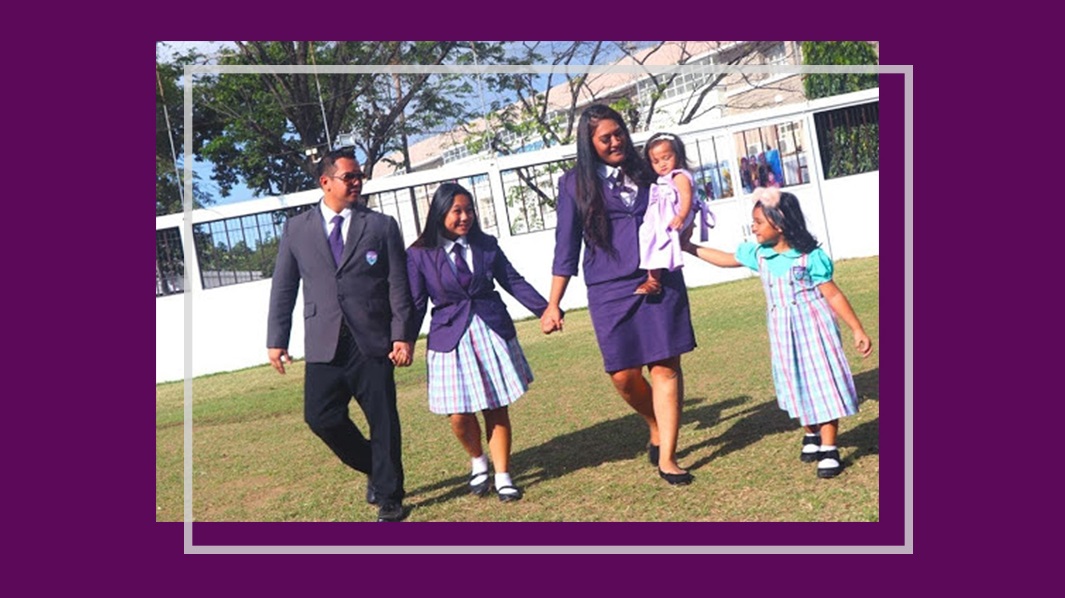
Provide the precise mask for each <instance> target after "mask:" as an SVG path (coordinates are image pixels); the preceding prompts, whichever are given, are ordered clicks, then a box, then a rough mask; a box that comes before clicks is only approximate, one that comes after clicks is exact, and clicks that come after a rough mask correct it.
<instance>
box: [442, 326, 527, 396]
mask: <svg viewBox="0 0 1065 598" xmlns="http://www.w3.org/2000/svg"><path fill="white" fill-rule="evenodd" d="M426 362H427V364H428V366H427V367H428V372H429V411H432V412H433V413H439V414H444V415H448V414H452V413H476V412H478V411H484V410H486V409H497V408H499V407H503V406H505V405H509V404H511V403H513V402H514V401H516V400H518V397H520V396H521V395H523V394H525V391H527V390H528V389H529V384H530V383H531V382H532V381H533V375H532V370H531V369H530V368H529V362H528V361H527V360H526V359H525V353H523V352H522V350H521V345H519V344H518V338H517V337H514V338H512V339H510V340H509V341H506V340H503V338H502V337H501V336H499V335H498V334H496V332H495V331H494V330H492V329H491V328H489V327H488V325H487V324H485V323H484V320H482V319H481V318H479V317H478V316H477V315H476V314H475V315H473V316H471V318H470V325H469V327H468V328H467V329H466V332H465V333H464V334H463V335H462V338H460V339H459V344H458V346H457V347H455V349H454V350H453V351H448V352H447V353H440V352H437V351H433V350H429V351H427V352H426Z"/></svg>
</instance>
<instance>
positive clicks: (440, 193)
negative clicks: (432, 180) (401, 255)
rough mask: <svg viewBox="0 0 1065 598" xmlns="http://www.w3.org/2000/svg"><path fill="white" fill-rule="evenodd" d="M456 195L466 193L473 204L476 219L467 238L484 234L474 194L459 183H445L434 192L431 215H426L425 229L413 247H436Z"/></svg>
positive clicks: (430, 209) (430, 208) (430, 205)
mask: <svg viewBox="0 0 1065 598" xmlns="http://www.w3.org/2000/svg"><path fill="white" fill-rule="evenodd" d="M456 195H465V196H466V197H469V198H470V205H471V206H473V214H474V219H473V223H472V224H471V225H470V232H469V233H467V235H466V237H467V238H470V239H472V238H475V237H480V236H482V235H484V232H482V231H481V219H480V218H478V217H477V202H475V201H473V194H472V193H470V192H469V191H467V190H466V188H465V187H463V186H462V185H460V184H458V183H444V184H442V185H440V186H439V187H438V188H437V189H436V193H433V200H432V201H431V202H430V203H429V215H428V216H426V217H425V229H424V230H422V234H421V235H418V238H417V239H415V240H414V242H413V243H411V245H410V246H411V247H425V248H430V247H436V246H437V243H439V240H440V231H441V230H443V229H444V218H445V217H446V216H447V213H448V212H449V211H450V210H451V206H452V205H453V204H454V203H455V196H456Z"/></svg>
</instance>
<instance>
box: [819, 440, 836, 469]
mask: <svg viewBox="0 0 1065 598" xmlns="http://www.w3.org/2000/svg"><path fill="white" fill-rule="evenodd" d="M834 450H836V446H835V445H834V444H822V445H821V452H827V451H834ZM817 466H818V467H824V468H831V467H839V461H836V460H835V459H821V460H820V461H818V462H817Z"/></svg>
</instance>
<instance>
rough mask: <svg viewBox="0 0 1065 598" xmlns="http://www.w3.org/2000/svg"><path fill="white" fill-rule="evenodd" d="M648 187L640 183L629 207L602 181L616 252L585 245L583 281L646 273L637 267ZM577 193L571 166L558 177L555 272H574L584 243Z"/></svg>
mask: <svg viewBox="0 0 1065 598" xmlns="http://www.w3.org/2000/svg"><path fill="white" fill-rule="evenodd" d="M649 189H650V187H648V186H646V185H643V186H641V187H639V190H638V191H637V193H636V200H635V201H634V202H633V204H632V207H631V208H630V207H628V206H626V205H625V202H623V201H622V200H621V198H620V197H618V196H616V195H614V193H612V192H611V190H610V188H609V186H608V185H607V183H606V181H603V198H604V200H605V202H606V213H607V218H609V219H610V228H611V231H612V232H611V238H612V239H613V240H614V249H615V250H616V251H617V255H610V254H609V253H607V252H606V251H602V250H596V251H590V250H589V249H588V248H587V247H585V250H584V282H585V284H589V285H591V284H596V283H599V282H606V281H608V280H617V279H620V278H629V277H632V276H636V275H640V276H646V275H647V272H646V270H640V236H639V229H640V224H642V223H643V216H644V214H645V213H646V212H647V198H648V190H649ZM576 196H577V173H576V171H574V170H570V171H568V172H566V174H564V175H562V178H560V179H559V181H558V206H557V207H556V213H557V214H558V225H557V227H556V228H555V260H554V263H553V264H552V266H551V273H552V274H554V275H556V276H576V275H577V259H578V258H579V257H580V254H581V245H583V244H584V226H583V224H582V222H581V218H580V215H579V214H578V212H577V202H576V201H575V200H574V198H575V197H576Z"/></svg>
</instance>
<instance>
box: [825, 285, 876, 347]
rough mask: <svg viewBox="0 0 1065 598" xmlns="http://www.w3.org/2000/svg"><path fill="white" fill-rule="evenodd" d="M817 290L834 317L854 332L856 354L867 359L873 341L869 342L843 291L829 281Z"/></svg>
mask: <svg viewBox="0 0 1065 598" xmlns="http://www.w3.org/2000/svg"><path fill="white" fill-rule="evenodd" d="M817 288H819V289H821V294H822V295H824V296H825V299H826V300H827V301H828V305H829V306H830V307H831V308H832V311H834V312H836V315H837V316H838V317H839V318H840V319H841V320H843V321H844V322H846V323H847V326H850V329H851V331H852V332H854V346H855V347H856V348H857V349H858V352H859V353H861V354H862V357H869V354H870V353H872V352H873V341H871V340H869V335H868V334H866V333H865V329H864V328H862V323H861V322H860V321H859V320H858V316H857V315H855V313H854V309H853V308H852V307H851V303H850V301H847V297H846V296H845V295H844V294H843V291H841V290H839V287H837V286H836V283H834V282H832V281H831V280H830V281H828V282H825V283H822V284H820V285H818V286H817Z"/></svg>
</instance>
